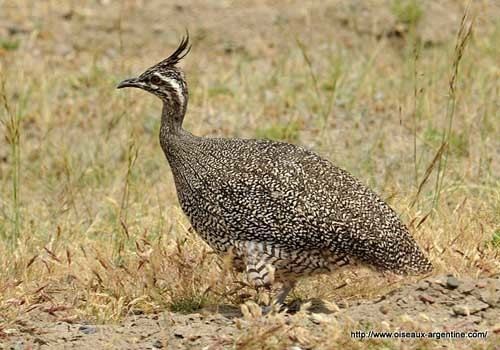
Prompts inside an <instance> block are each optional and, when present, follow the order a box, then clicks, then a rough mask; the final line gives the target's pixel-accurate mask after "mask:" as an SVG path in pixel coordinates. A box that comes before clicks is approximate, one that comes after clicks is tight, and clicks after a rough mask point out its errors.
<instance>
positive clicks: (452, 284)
mask: <svg viewBox="0 0 500 350" xmlns="http://www.w3.org/2000/svg"><path fill="white" fill-rule="evenodd" d="M458 286H460V281H459V280H458V279H457V278H456V277H454V276H448V278H447V279H446V287H447V288H449V289H456V288H458Z"/></svg>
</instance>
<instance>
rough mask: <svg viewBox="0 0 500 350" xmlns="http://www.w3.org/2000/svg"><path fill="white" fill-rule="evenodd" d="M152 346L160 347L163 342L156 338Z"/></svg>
mask: <svg viewBox="0 0 500 350" xmlns="http://www.w3.org/2000/svg"><path fill="white" fill-rule="evenodd" d="M153 348H155V349H162V348H163V343H162V342H161V340H160V339H157V340H155V341H154V343H153Z"/></svg>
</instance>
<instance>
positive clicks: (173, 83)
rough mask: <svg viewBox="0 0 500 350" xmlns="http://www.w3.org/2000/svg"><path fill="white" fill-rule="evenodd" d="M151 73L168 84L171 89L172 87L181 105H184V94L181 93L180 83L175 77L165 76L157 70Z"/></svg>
mask: <svg viewBox="0 0 500 350" xmlns="http://www.w3.org/2000/svg"><path fill="white" fill-rule="evenodd" d="M153 74H154V75H156V76H157V77H158V78H160V79H161V80H163V81H164V82H165V83H167V84H169V85H170V87H172V89H174V91H175V93H176V94H177V97H178V100H179V102H180V104H181V106H184V102H185V101H184V94H183V89H182V85H181V84H180V83H179V82H178V81H177V80H176V79H173V78H170V77H165V76H163V75H161V74H160V73H158V72H155V73H153Z"/></svg>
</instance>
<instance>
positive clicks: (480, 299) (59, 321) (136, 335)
mask: <svg viewBox="0 0 500 350" xmlns="http://www.w3.org/2000/svg"><path fill="white" fill-rule="evenodd" d="M306 303H308V304H307V305H305V304H306ZM306 303H303V304H302V307H303V309H302V310H301V311H299V312H298V313H297V312H296V310H290V311H289V313H284V312H282V313H281V314H279V315H268V316H262V315H259V312H258V311H257V312H256V313H252V312H251V311H250V313H247V312H245V315H242V313H241V311H240V310H239V309H237V308H235V307H230V306H228V307H221V308H220V309H219V310H201V311H200V312H199V313H193V314H187V315H182V314H176V313H173V312H163V313H159V314H151V315H145V314H138V315H129V316H128V317H126V318H125V320H124V321H123V322H120V323H119V324H107V325H95V324H92V323H88V322H85V321H82V320H80V321H78V322H71V321H69V320H66V321H64V317H63V316H62V315H63V314H64V312H58V311H53V312H52V315H50V313H47V312H43V311H41V310H34V311H33V312H31V313H29V314H27V315H26V316H25V317H24V319H23V320H20V321H19V325H20V327H19V329H18V330H15V329H12V330H6V332H7V333H9V332H11V334H10V338H9V340H8V341H7V343H6V344H4V345H2V347H1V348H2V349H15V350H20V349H108V348H113V349H162V348H165V349H202V348H203V349H224V348H233V347H234V346H236V347H237V346H238V345H241V344H239V342H240V341H244V339H242V338H243V337H244V334H245V331H246V328H247V327H249V325H250V324H251V323H252V322H262V323H264V324H266V325H268V323H273V322H274V323H276V327H285V328H286V327H290V328H293V327H294V321H296V320H294V319H295V318H296V319H299V318H300V325H301V327H303V328H305V329H308V330H309V331H311V333H312V334H315V335H316V336H317V337H318V338H319V339H320V338H321V334H322V332H323V331H324V330H325V328H326V327H335V326H338V325H344V326H345V325H348V324H352V325H353V328H352V329H353V330H352V331H351V332H354V333H351V334H350V335H346V336H350V337H351V338H354V337H356V336H357V337H358V338H361V337H365V338H367V337H369V334H368V330H370V329H371V330H373V331H381V332H383V331H389V332H395V331H399V332H417V331H419V332H425V333H426V336H427V337H429V336H430V335H429V333H428V332H450V333H451V334H453V332H464V334H465V337H466V338H461V337H462V335H456V338H455V339H453V340H449V339H448V340H447V341H451V342H452V344H454V347H456V348H462V347H463V348H468V347H470V346H473V345H474V343H476V342H484V341H485V340H488V341H490V342H491V344H495V342H494V341H493V340H494V339H495V338H498V339H499V340H500V276H495V277H491V278H480V279H471V278H460V279H457V278H455V277H453V276H446V275H441V276H436V277H429V278H426V279H422V280H421V281H419V282H418V283H417V284H412V285H406V286H403V287H402V288H399V289H397V290H394V291H392V292H390V293H389V294H387V295H384V296H382V297H380V298H377V299H375V300H369V301H363V302H358V303H356V304H354V305H346V304H340V303H339V305H338V306H337V305H335V304H333V303H326V304H325V303H324V302H322V301H320V300H312V301H310V302H306ZM309 303H310V304H309ZM308 306H309V307H308ZM306 307H308V310H304V308H306ZM296 308H297V303H295V304H294V303H293V302H292V303H291V306H290V309H296ZM304 314H306V315H307V317H304ZM373 325H376V326H375V327H374V326H373ZM295 326H296V325H295ZM356 327H358V328H356ZM344 328H345V327H344ZM356 331H358V332H357V333H356ZM484 332H486V333H484ZM450 333H448V336H450V335H449V334H450ZM283 334H284V335H286V334H287V332H284V333H283ZM398 335H399V336H400V337H403V334H402V333H399V334H398ZM392 336H393V337H395V335H394V334H393V335H392ZM420 336H421V335H420ZM433 336H434V337H438V336H439V334H435V335H433ZM445 336H446V334H441V337H445ZM482 337H485V338H482ZM363 341H367V340H366V339H360V340H359V342H363ZM402 341H403V344H404V341H405V340H404V339H402ZM408 341H411V339H409V340H408ZM434 341H436V342H438V343H439V342H440V341H441V342H445V341H446V340H445V339H440V340H439V339H434ZM497 344H500V343H498V342H497ZM300 348H303V347H301V346H299V345H297V346H296V349H300ZM324 348H325V349H328V348H335V344H328V343H324ZM493 348H495V347H493Z"/></svg>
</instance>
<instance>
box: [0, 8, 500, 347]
mask: <svg viewBox="0 0 500 350" xmlns="http://www.w3.org/2000/svg"><path fill="white" fill-rule="evenodd" d="M0 6H1V8H2V11H0V78H1V82H2V84H1V86H2V91H1V96H2V105H3V107H2V108H1V109H0V111H1V112H0V113H1V114H0V120H1V121H2V124H1V127H2V129H1V130H2V133H3V134H4V135H5V138H3V140H2V141H1V143H0V183H1V187H0V237H1V242H2V245H1V246H0V336H1V334H2V329H7V328H9V327H12V326H13V325H15V323H16V320H17V319H18V317H19V316H20V315H22V314H24V313H26V312H28V311H30V310H34V309H40V310H44V311H46V312H47V313H52V314H56V315H57V314H58V313H59V312H63V313H64V317H66V318H74V317H84V318H93V319H96V320H98V321H99V322H111V321H116V320H120V319H121V318H122V317H123V316H124V315H126V314H127V313H129V312H131V311H133V310H134V309H140V310H144V311H146V312H151V311H154V310H159V309H165V308H171V309H172V310H176V311H186V312H188V311H190V310H193V309H197V308H199V307H200V306H203V305H213V304H220V303H231V304H237V303H239V302H241V301H242V299H243V297H244V296H245V294H248V293H250V294H251V293H252V291H251V290H249V289H247V288H243V289H242V288H241V284H240V283H239V282H238V281H239V280H241V276H234V275H233V274H231V273H228V271H227V270H226V269H225V268H223V269H222V271H221V270H220V269H217V268H215V266H216V260H217V259H216V257H214V256H213V254H211V253H210V251H209V249H208V248H207V247H206V245H205V244H204V243H202V242H201V241H200V240H199V239H198V238H197V237H196V235H194V234H192V233H190V232H189V230H188V228H189V224H188V222H187V221H186V219H185V217H184V216H183V214H182V213H181V211H180V209H179V207H178V203H177V200H176V196H175V192H174V186H173V181H172V178H171V175H170V172H169V169H168V166H167V165H166V162H165V160H164V157H163V154H162V153H161V150H160V148H159V145H158V141H157V133H158V127H159V118H158V115H159V110H160V105H159V102H158V101H156V100H155V99H153V98H152V97H150V96H146V95H144V94H142V93H140V92H137V91H131V92H126V93H123V92H120V93H118V92H117V91H115V89H114V85H115V84H116V83H117V82H118V81H119V79H121V78H124V77H127V76H129V75H131V74H137V73H139V72H140V71H141V69H144V68H146V67H147V66H149V65H151V64H153V63H154V62H156V61H157V60H159V59H161V58H162V57H163V56H165V55H166V54H167V53H168V52H169V50H171V49H172V48H173V47H174V46H175V45H176V43H177V41H178V39H179V37H180V35H181V34H182V32H183V30H184V27H187V28H189V30H190V32H191V35H192V37H193V50H192V52H191V54H190V55H189V56H188V57H187V59H186V60H185V62H184V63H183V66H184V67H185V70H186V72H187V76H188V82H189V85H190V91H191V98H190V106H189V111H188V115H187V118H186V125H185V126H186V128H188V129H189V130H191V131H192V132H194V133H196V134H199V135H223V136H228V137H229V136H238V137H256V136H258V137H270V138H278V139H285V140H289V141H293V142H295V143H298V144H302V145H306V146H308V147H311V148H314V149H315V150H316V151H318V152H319V153H320V154H322V155H324V156H326V157H327V158H329V159H331V160H332V161H334V162H335V163H337V164H338V165H340V166H342V167H343V168H345V169H347V170H349V171H351V172H352V173H354V174H355V175H356V176H358V177H359V178H361V179H363V181H365V182H366V183H368V184H369V185H370V186H371V187H373V188H375V189H376V190H377V192H378V193H380V194H382V196H383V197H384V198H386V199H387V200H388V201H389V202H390V203H391V205H392V206H393V207H394V208H396V210H397V211H398V212H400V213H401V214H402V217H403V219H404V220H405V222H407V223H409V225H410V227H411V230H412V232H413V233H414V236H415V237H416V239H417V240H418V241H419V242H420V244H421V245H422V247H424V249H425V250H426V251H428V253H429V255H430V257H431V259H432V261H433V263H434V264H435V266H436V271H437V272H443V271H446V272H451V273H454V274H457V275H474V276H479V275H492V274H495V273H498V272H499V271H500V266H499V263H498V261H499V259H498V256H499V245H500V226H499V213H500V179H499V174H500V166H499V164H500V163H499V162H498V159H499V149H500V141H499V138H498V135H500V117H499V114H498V111H499V105H498V101H500V98H499V97H500V96H499V88H500V84H499V81H500V79H499V78H500V70H499V66H498V61H497V60H498V57H499V56H500V52H499V49H498V47H499V46H498V43H499V42H500V22H499V21H498V18H500V16H499V14H500V9H499V8H498V6H496V7H495V6H494V5H493V2H488V1H480V2H474V4H473V6H472V7H471V9H470V11H469V12H470V13H469V17H468V18H466V20H465V22H464V23H463V24H462V26H461V25H460V20H461V18H462V14H463V12H464V9H465V7H464V4H462V2H460V1H445V2H441V3H439V4H435V3H433V2H431V1H426V2H423V3H417V2H413V1H371V2H364V3H357V4H356V5H355V4H352V3H350V2H348V1H332V2H330V3H328V4H322V5H319V3H317V4H315V5H303V4H301V3H300V2H290V3H288V4H287V5H286V6H284V5H282V6H279V7H275V6H272V4H271V2H267V1H249V2H241V3H239V2H238V3H234V4H231V5H229V4H228V3H227V4H226V3H223V2H215V1H214V2H213V3H211V2H208V3H207V2H204V3H196V2H188V3H187V4H185V5H174V4H164V3H163V4H161V2H159V1H151V2H142V1H123V2H109V1H100V2H95V3H94V2H92V3H90V2H89V3H87V4H86V5H84V6H82V5H80V4H76V3H74V2H72V1H64V2H59V1H58V2H55V1H47V2H30V1H4V2H2V3H1V4H0ZM471 18H475V23H474V27H473V30H472V34H471V35H470V36H467V37H466V39H463V38H464V37H465V34H466V33H467V28H468V26H469V23H470V22H471ZM166 19H168V20H166ZM460 27H462V28H463V29H465V32H464V33H465V34H464V33H462V36H460V37H459V38H458V39H457V36H456V32H457V31H458V29H459V28H460ZM462 41H463V42H464V48H465V49H464V50H462V51H460V50H461V46H460V43H461V42H462ZM457 43H458V51H457V49H456V46H457ZM458 58H460V60H459V61H457V59H458ZM455 68H456V69H455ZM450 86H452V87H450ZM440 149H441V152H440V151H439V150H440ZM438 173H439V175H437V174H438ZM223 265H224V264H223ZM345 281H348V283H347V284H346V285H345V286H344V287H343V288H340V289H337V288H336V287H338V286H343V285H344V284H345ZM390 288H394V285H388V281H387V280H386V279H384V278H380V276H374V275H373V274H372V273H365V272H363V271H362V272H358V273H354V272H346V273H343V274H340V275H334V276H327V277H325V276H320V277H317V278H312V279H309V280H307V281H305V282H304V283H302V284H301V285H300V286H299V288H298V290H297V292H296V293H295V296H296V297H300V298H311V297H320V298H325V299H330V300H332V299H352V298H365V297H372V296H374V295H379V294H381V293H383V292H385V291H386V290H387V289H390ZM256 322H257V321H256ZM259 322H261V321H259ZM273 329H274V328H272V327H271V328H269V327H268V328H266V327H261V325H256V327H255V328H254V330H255V332H257V333H258V332H275V331H276V332H281V331H280V329H281V330H282V328H279V327H278V328H276V329H275V330H273ZM297 332H299V333H300V332H302V331H297ZM257 333H256V334H255V335H258V336H259V337H260V333H259V334H257ZM328 334H331V335H332V336H333V335H334V334H340V333H339V331H338V329H332V332H331V333H328ZM300 336H301V335H300V334H299V335H295V337H300ZM307 336H308V335H304V337H307ZM271 338H272V337H271ZM340 338H341V337H340V335H338V336H336V337H335V339H340ZM249 339H250V338H249ZM252 339H254V338H252ZM238 342H240V343H241V344H243V345H244V346H243V345H241V344H240V343H238V344H240V345H241V346H240V348H261V346H262V344H260V343H257V344H254V345H252V344H250V343H248V340H245V339H243V340H241V339H240V340H238ZM304 342H306V341H304ZM346 342H347V343H348V345H349V346H353V347H354V346H358V345H356V343H355V342H351V341H348V340H346ZM278 343H279V342H278ZM347 343H346V344H347ZM424 345H425V344H424ZM280 346H282V345H279V344H277V345H276V344H274V345H273V344H271V343H270V345H269V346H268V348H280Z"/></svg>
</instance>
